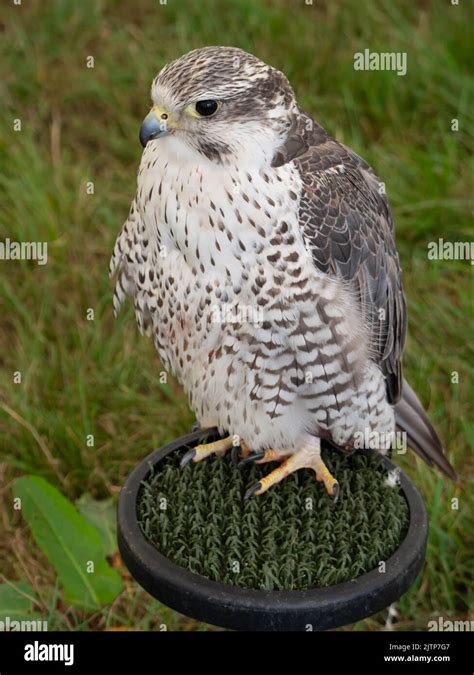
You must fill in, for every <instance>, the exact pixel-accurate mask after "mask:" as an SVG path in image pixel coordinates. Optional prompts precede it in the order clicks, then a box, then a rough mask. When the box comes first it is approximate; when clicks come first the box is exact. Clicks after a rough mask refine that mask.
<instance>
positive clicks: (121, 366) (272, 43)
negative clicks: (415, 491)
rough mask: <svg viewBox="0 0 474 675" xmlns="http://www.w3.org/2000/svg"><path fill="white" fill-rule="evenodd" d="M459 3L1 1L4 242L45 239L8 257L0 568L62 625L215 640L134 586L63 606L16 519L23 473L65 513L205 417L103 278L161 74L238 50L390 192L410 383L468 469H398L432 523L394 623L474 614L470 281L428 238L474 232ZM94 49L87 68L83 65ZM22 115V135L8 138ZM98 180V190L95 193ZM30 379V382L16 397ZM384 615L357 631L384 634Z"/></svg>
mask: <svg viewBox="0 0 474 675" xmlns="http://www.w3.org/2000/svg"><path fill="white" fill-rule="evenodd" d="M466 5H467V3H461V6H453V5H451V4H450V3H449V2H448V1H446V2H434V1H433V2H430V1H429V0H423V1H420V2H418V3H413V2H410V1H409V0H406V1H404V2H401V1H399V2H396V3H394V2H393V1H392V0H368V1H367V2H365V3H363V4H362V5H361V4H360V2H358V1H357V0H346V1H345V2H337V3H335V2H322V1H317V0H314V2H313V4H312V5H306V4H305V2H304V0H292V2H291V3H289V2H286V1H285V0H266V1H263V0H262V1H252V0H226V1H224V0H222V1H221V0H215V1H211V0H200V1H199V2H192V1H191V0H188V1H184V0H168V4H166V5H160V4H159V2H158V1H157V0H133V2H132V1H131V0H130V1H120V0H81V1H79V0H76V1H74V0H70V1H66V0H28V2H26V1H24V2H23V4H22V5H20V6H16V5H14V4H13V2H12V1H8V2H4V3H3V4H2V8H1V10H0V31H1V37H2V39H1V41H0V55H1V60H0V105H1V107H2V115H1V121H0V125H1V126H0V163H1V176H0V211H1V218H0V238H1V240H4V238H5V237H9V238H10V239H11V240H18V241H47V242H48V245H49V248H48V255H49V260H48V264H47V265H46V266H38V265H37V264H36V263H35V262H34V261H24V262H3V261H2V262H1V263H0V265H1V267H0V288H1V293H0V311H1V315H0V316H1V318H0V362H1V372H0V433H1V440H0V444H1V446H0V448H1V449H0V453H1V455H0V461H1V463H0V499H1V501H0V572H1V574H2V575H4V577H6V578H9V579H23V580H25V581H28V582H29V583H31V584H33V585H34V587H35V589H36V591H37V593H38V594H39V596H40V598H41V602H42V604H43V609H44V612H45V613H46V614H47V618H49V621H50V629H52V628H59V629H62V628H76V629H94V628H104V627H111V626H119V627H130V628H138V629H145V630H146V629H150V628H154V629H157V628H158V627H159V626H160V624H162V623H166V624H167V626H168V629H173V628H175V629H176V628H179V629H182V630H205V629H206V628H207V627H206V626H204V625H200V624H198V623H197V622H195V621H191V620H189V619H185V618H183V617H180V616H179V615H177V614H176V613H174V612H172V611H171V610H169V609H167V608H165V607H163V606H162V605H160V604H159V603H157V602H155V601H154V600H152V599H151V598H150V597H148V596H147V595H146V594H145V593H144V592H142V591H141V590H140V589H139V587H138V586H137V585H136V584H135V583H134V582H133V581H132V580H130V579H128V580H127V589H126V592H125V593H124V595H123V596H122V597H120V598H119V599H118V600H117V601H116V602H115V603H114V605H113V606H112V607H108V608H105V609H104V610H103V611H102V612H98V613H97V614H95V615H93V616H91V615H84V614H82V613H81V612H77V611H73V610H71V609H70V608H67V607H66V606H65V605H64V603H63V601H62V599H61V593H60V591H59V589H58V587H57V585H56V584H55V575H54V573H53V572H52V569H51V568H50V566H49V565H48V563H47V561H46V560H45V558H43V556H42V554H41V553H40V552H39V551H38V549H37V548H36V547H35V545H34V543H33V541H32V540H31V536H30V533H29V530H28V528H27V526H26V525H25V524H24V523H22V521H21V520H19V519H18V518H14V517H13V514H12V507H11V504H12V497H11V491H10V486H11V481H12V480H13V479H14V477H15V476H17V475H20V474H22V473H26V472H29V473H34V474H38V475H42V476H44V477H46V478H48V479H49V480H50V481H51V482H53V483H54V484H55V485H56V486H57V487H58V488H59V489H61V490H62V491H63V493H64V494H66V495H67V496H68V497H69V498H70V499H76V498H77V497H79V496H80V495H81V494H82V493H84V492H86V491H87V492H91V493H92V494H93V495H94V496H95V497H97V498H102V497H107V496H110V495H114V496H115V495H117V493H118V491H119V489H120V486H121V485H122V484H123V481H124V479H125V478H126V476H127V475H128V473H129V472H130V470H131V469H132V468H133V467H134V465H135V464H136V463H137V462H138V461H139V460H140V459H141V458H143V457H144V456H145V455H146V454H148V452H150V450H151V449H153V448H154V447H157V446H159V445H161V444H163V443H164V442H166V441H169V440H170V439H172V438H174V437H176V436H177V435H179V434H182V433H185V432H187V431H188V430H189V428H190V426H191V424H192V422H193V416H192V414H191V413H190V412H189V410H188V407H187V403H186V399H185V397H184V395H183V393H182V392H181V391H180V389H179V388H178V387H177V386H176V384H175V383H174V382H173V381H172V380H171V378H170V380H169V382H168V384H160V381H159V371H160V369H161V367H160V364H159V362H158V358H157V357H156V355H155V353H154V350H153V347H152V344H151V342H149V341H148V340H146V339H143V338H140V337H139V336H138V334H137V330H136V328H135V322H134V319H133V317H132V312H131V311H130V308H128V310H127V311H125V312H122V313H121V315H120V317H119V318H118V320H117V321H115V320H114V319H113V316H112V304H111V296H112V283H111V281H110V280H109V279H108V276H107V267H108V260H109V256H110V253H111V250H112V247H113V244H114V240H115V237H116V235H117V233H118V231H119V229H120V227H121V225H122V222H123V221H124V219H125V218H126V215H127V212H128V208H129V204H130V202H131V199H132V196H133V194H134V188H135V175H136V170H137V167H138V163H139V159H140V154H141V147H140V145H139V142H138V130H139V126H140V123H141V120H142V118H143V117H144V115H145V114H146V112H147V110H148V107H149V88H150V84H151V80H152V78H153V77H154V76H155V74H156V73H157V71H158V70H159V69H160V68H161V67H162V66H163V65H164V64H165V63H166V62H167V61H169V60H172V59H174V58H176V57H178V56H179V55H181V54H183V53H185V52H187V51H188V50H190V49H193V48H196V47H201V46H205V45H211V44H222V45H234V46H239V47H242V48H243V49H246V50H248V51H250V52H253V53H255V54H256V55H257V56H259V57H260V58H262V59H263V60H265V61H267V62H268V63H271V64H272V65H274V66H276V67H278V68H280V69H281V70H283V71H284V72H285V73H286V74H287V75H288V77H289V79H290V81H291V82H292V84H293V87H294V89H295V91H296V93H297V96H298V99H299V101H300V103H301V105H302V106H303V107H304V108H305V109H307V110H308V111H309V112H310V113H312V114H313V115H314V116H315V117H316V119H318V121H319V122H320V123H321V124H322V125H323V126H325V127H326V128H327V129H328V131H329V132H330V133H332V134H333V135H334V136H336V137H337V138H338V139H339V140H341V141H342V142H344V143H346V144H348V145H350V146H351V147H352V148H354V150H355V151H356V152H357V153H359V154H361V155H362V156H363V157H364V158H365V159H366V160H367V161H369V162H370V163H371V164H372V166H373V167H374V169H375V171H376V172H377V173H378V175H379V176H381V178H382V180H384V181H385V182H386V189H387V192H388V195H389V198H390V201H391V204H392V207H393V212H394V218H395V222H396V228H397V237H398V247H399V251H400V256H401V260H402V266H403V269H404V281H405V288H406V293H407V298H408V307H409V338H408V343H407V349H406V356H405V368H406V375H407V377H408V379H409V380H410V381H411V384H412V385H413V386H414V388H415V389H416V390H417V391H418V393H419V394H420V396H421V398H422V400H423V402H424V403H425V405H426V407H427V409H428V410H429V414H430V416H431V419H432V420H433V422H434V423H435V424H436V425H437V427H438V428H439V430H440V432H441V433H442V435H443V437H444V439H445V441H446V445H447V448H448V451H449V456H450V458H451V461H452V462H453V463H454V465H455V467H456V469H457V471H458V472H459V474H460V476H461V482H460V484H459V485H457V486H455V485H453V484H452V483H449V482H447V481H446V480H445V479H444V478H443V477H442V476H440V475H439V474H438V473H436V472H435V471H432V470H430V469H428V468H427V467H426V466H424V465H422V464H421V462H419V461H417V460H416V459H415V457H414V456H413V454H410V455H409V456H405V457H401V458H400V460H399V461H400V464H401V466H402V467H403V469H404V470H406V471H407V472H408V473H409V474H410V476H411V477H412V478H413V479H414V480H415V481H416V483H417V485H418V486H419V488H420V490H421V492H422V494H423V497H424V499H425V502H426V505H427V508H428V510H429V514H430V524H431V529H430V539H429V549H428V555H427V562H426V566H425V570H424V573H423V575H422V576H421V578H420V579H419V580H418V582H417V583H416V585H415V586H414V587H413V588H412V589H411V590H410V591H409V592H408V593H407V594H406V595H405V596H404V597H403V598H402V600H401V601H400V602H399V603H398V604H397V610H398V619H397V622H396V624H395V628H399V629H421V630H426V628H427V623H428V621H429V620H430V619H432V618H436V617H438V616H440V615H441V616H444V617H445V618H449V617H456V618H463V619H466V618H474V616H473V614H472V611H473V610H472V606H473V604H472V588H473V584H472V567H473V555H472V554H473V551H472V545H473V538H472V532H473V522H472V513H473V508H472V507H473V494H472V485H471V491H470V492H469V489H468V486H469V481H470V480H472V477H473V474H474V461H473V454H472V448H473V441H474V429H473V422H472V408H470V403H471V401H472V381H473V378H474V373H473V358H472V356H473V355H472V345H473V335H474V331H473V306H472V296H473V284H472V278H473V277H472V272H473V268H472V266H471V265H470V264H469V262H466V261H429V260H428V259H427V244H428V243H429V242H430V241H436V240H437V239H438V238H444V239H445V240H452V241H466V240H468V239H469V236H470V235H471V236H472V221H471V219H470V203H469V200H470V197H471V191H472V183H471V176H472V174H471V173H470V169H472V165H471V166H469V164H470V160H469V152H468V148H469V143H470V137H469V134H468V130H469V127H470V124H472V118H471V117H470V116H471V112H472V99H471V101H470V102H469V88H468V85H469V77H468V63H469V57H470V49H469V46H470V45H469V39H470V38H469V30H468V25H469V18H470V17H469V16H468V10H467V7H466ZM471 21H472V17H471ZM365 48H368V49H370V50H371V51H383V52H391V51H394V52H400V51H401V52H407V55H408V73H407V75H406V76H405V77H399V76H397V74H396V73H394V72H380V71H379V72H377V71H375V72H371V71H368V72H365V71H354V69H353V59H354V53H355V52H357V51H363V50H364V49H365ZM88 56H93V57H94V62H95V63H94V68H87V57H88ZM16 118H20V119H21V120H22V131H21V132H15V131H14V130H13V121H14V119H16ZM453 118H456V119H459V127H460V128H459V131H457V132H453V131H451V120H452V119H453ZM471 129H472V126H471ZM89 181H92V182H93V183H94V194H88V193H87V183H88V182H89ZM89 308H92V309H93V310H94V315H95V318H94V320H92V321H91V320H87V311H88V309H89ZM16 371H20V372H21V374H22V382H21V384H15V383H14V373H15V372H16ZM453 371H456V372H458V373H459V382H458V383H457V384H453V383H452V372H453ZM88 434H93V435H94V438H95V446H94V447H93V448H91V447H88V446H87V444H86V436H87V435H88ZM453 497H458V498H459V509H458V510H455V509H452V508H451V499H452V498H453ZM122 571H123V570H122ZM0 580H1V579H0ZM385 618H386V614H385V613H381V614H379V615H377V616H375V617H373V618H371V619H368V620H366V621H363V622H360V623H358V624H356V625H355V626H352V627H350V629H353V630H363V629H369V630H378V629H380V628H381V627H383V625H384V622H385Z"/></svg>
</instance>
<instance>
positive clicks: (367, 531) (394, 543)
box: [118, 430, 428, 631]
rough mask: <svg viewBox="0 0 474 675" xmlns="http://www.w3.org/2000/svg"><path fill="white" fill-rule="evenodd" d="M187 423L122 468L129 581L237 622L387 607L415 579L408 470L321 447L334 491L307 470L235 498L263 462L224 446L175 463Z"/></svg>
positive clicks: (416, 522)
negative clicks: (246, 460)
mask: <svg viewBox="0 0 474 675" xmlns="http://www.w3.org/2000/svg"><path fill="white" fill-rule="evenodd" d="M216 438H218V435H217V433H216V432H215V430H210V431H209V430H208V431H196V432H194V433H191V434H189V435H188V436H183V437H181V438H178V439H177V440H175V441H173V442H172V443H169V444H168V445H166V446H164V447H163V448H159V449H158V450H155V451H154V452H153V453H151V454H150V455H149V456H148V457H147V458H146V459H144V460H143V461H142V462H141V463H140V464H139V465H138V466H137V468H136V469H135V470H134V471H133V472H132V474H131V475H130V476H129V478H128V480H127V482H126V484H125V486H124V488H123V489H122V492H121V494H120V501H119V507H118V539H119V547H120V552H121V554H122V557H123V560H124V562H125V564H126V565H127V567H128V569H129V570H130V572H131V574H132V575H133V576H134V577H135V579H136V580H137V581H138V583H140V584H141V586H143V588H144V589H145V590H147V591H148V592H149V593H150V594H151V595H153V596H154V597H155V598H157V599H158V600H160V601H161V602H163V603H164V604H166V605H168V606H170V607H172V608H173V609H176V610H177V611H179V612H182V613H183V614H186V615H187V616H191V617H194V618H196V619H198V620H200V621H205V622H208V623H211V624H215V625H218V626H223V627H225V628H231V629H236V630H272V631H278V630H300V631H305V630H326V629H330V628H335V627H338V626H343V625H345V624H348V623H353V622H355V621H358V620H360V619H363V618H365V617H367V616H370V615H372V614H374V613H375V612H377V611H379V610H381V609H383V608H384V607H387V606H388V605H389V604H390V603H392V602H394V601H395V600H397V599H398V598H399V597H400V596H401V595H402V594H403V593H404V592H405V591H406V590H407V589H408V588H409V587H410V585H411V584H412V583H413V581H414V580H415V578H416V576H417V574H418V573H419V571H420V569H421V567H422V565H423V561H424V557H425V550H426V539H427V532H428V522H427V516H426V511H425V508H424V505H423V502H422V499H421V497H420V495H419V493H418V491H417V490H416V488H415V487H414V486H413V484H412V483H411V482H410V481H409V480H408V478H407V477H406V476H405V475H404V474H403V473H401V472H400V473H399V483H398V484H396V485H394V481H393V480H388V474H389V472H390V471H394V470H395V466H394V465H393V464H392V463H391V462H390V461H389V460H388V459H386V458H383V457H381V456H380V455H378V454H377V453H369V454H367V453H357V454H354V455H352V456H346V455H342V454H340V453H337V452H334V451H332V452H327V451H325V452H324V453H323V456H324V459H325V462H326V463H327V465H328V468H329V469H330V470H331V472H332V473H333V475H335V476H337V478H338V480H339V483H340V485H341V495H340V498H339V501H338V502H337V503H334V502H333V500H332V499H331V497H329V495H328V494H327V493H326V492H325V490H324V487H323V486H322V484H321V483H317V482H316V481H315V479H314V474H313V472H311V471H299V472H298V473H296V474H293V475H291V476H289V477H288V478H287V479H285V480H284V481H283V482H282V483H280V484H279V485H278V486H276V487H274V488H272V489H271V490H269V492H267V493H265V494H263V495H261V496H257V497H253V498H251V499H250V500H244V499H243V496H244V494H245V492H246V490H247V489H248V487H249V486H250V485H252V484H253V483H255V481H256V480H258V478H259V477H260V476H262V475H264V474H265V473H267V472H268V471H269V470H270V469H271V468H272V467H271V466H270V465H253V466H252V467H251V468H250V469H244V470H243V471H242V470H239V469H237V468H236V467H235V466H234V464H233V463H232V460H231V457H230V453H227V455H226V456H225V457H210V458H207V459H205V460H204V461H203V462H200V463H199V464H191V465H189V466H187V467H185V468H184V469H180V467H179V461H180V459H181V457H182V456H183V453H184V452H185V451H187V450H189V448H191V447H193V446H195V445H197V444H199V443H202V442H207V441H209V440H214V439H216Z"/></svg>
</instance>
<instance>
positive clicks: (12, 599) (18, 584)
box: [0, 581, 35, 620]
mask: <svg viewBox="0 0 474 675" xmlns="http://www.w3.org/2000/svg"><path fill="white" fill-rule="evenodd" d="M34 599H35V592H34V590H33V587H32V586H30V584H26V583H25V582H23V581H7V582H6V583H3V584H0V619H2V620H3V618H4V617H7V616H9V617H10V618H11V619H15V620H16V619H19V618H21V617H24V616H25V615H26V614H28V612H29V611H30V610H31V609H32V608H33V601H34Z"/></svg>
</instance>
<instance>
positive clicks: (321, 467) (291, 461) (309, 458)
mask: <svg viewBox="0 0 474 675" xmlns="http://www.w3.org/2000/svg"><path fill="white" fill-rule="evenodd" d="M269 452H270V453H275V452H278V453H279V456H276V457H275V456H274V455H268V456H269V457H271V459H268V460H267V459H266V456H265V453H263V456H262V457H260V458H259V459H258V460H256V461H258V462H259V463H262V460H264V461H275V460H278V459H279V458H280V457H281V455H282V454H283V453H284V452H285V451H275V450H270V451H269ZM286 455H288V453H287V452H286ZM298 469H313V471H314V472H315V473H316V480H318V481H320V482H322V483H324V486H325V488H326V492H327V493H328V494H329V495H330V496H331V497H334V501H335V502H336V501H337V499H338V497H339V491H340V488H339V483H338V482H337V480H336V479H335V478H334V477H333V476H332V475H331V473H330V472H329V469H328V468H327V466H326V465H325V464H324V462H323V460H322V459H321V446H320V441H319V438H314V439H313V438H312V439H311V441H310V442H308V443H307V444H306V445H304V446H303V447H302V448H301V450H298V452H295V453H294V454H292V455H290V456H289V457H288V459H286V460H285V461H284V462H283V463H282V464H281V466H279V467H278V468H277V469H275V470H274V471H272V472H271V473H269V474H268V476H264V477H263V478H261V479H260V480H259V482H258V483H255V485H252V487H251V488H249V489H248V490H247V492H246V494H245V499H248V498H249V497H252V496H253V495H261V494H263V493H264V492H266V491H267V490H268V489H269V488H271V487H272V485H276V484H277V483H279V482H280V481H281V480H283V479H284V478H286V477H287V476H289V475H290V473H293V472H294V471H297V470H298Z"/></svg>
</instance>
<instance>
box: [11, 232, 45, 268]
mask: <svg viewBox="0 0 474 675" xmlns="http://www.w3.org/2000/svg"><path fill="white" fill-rule="evenodd" d="M0 260H36V261H37V262H38V265H46V263H47V262H48V242H46V241H12V240H11V239H9V238H8V237H7V238H6V239H5V241H0Z"/></svg>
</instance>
